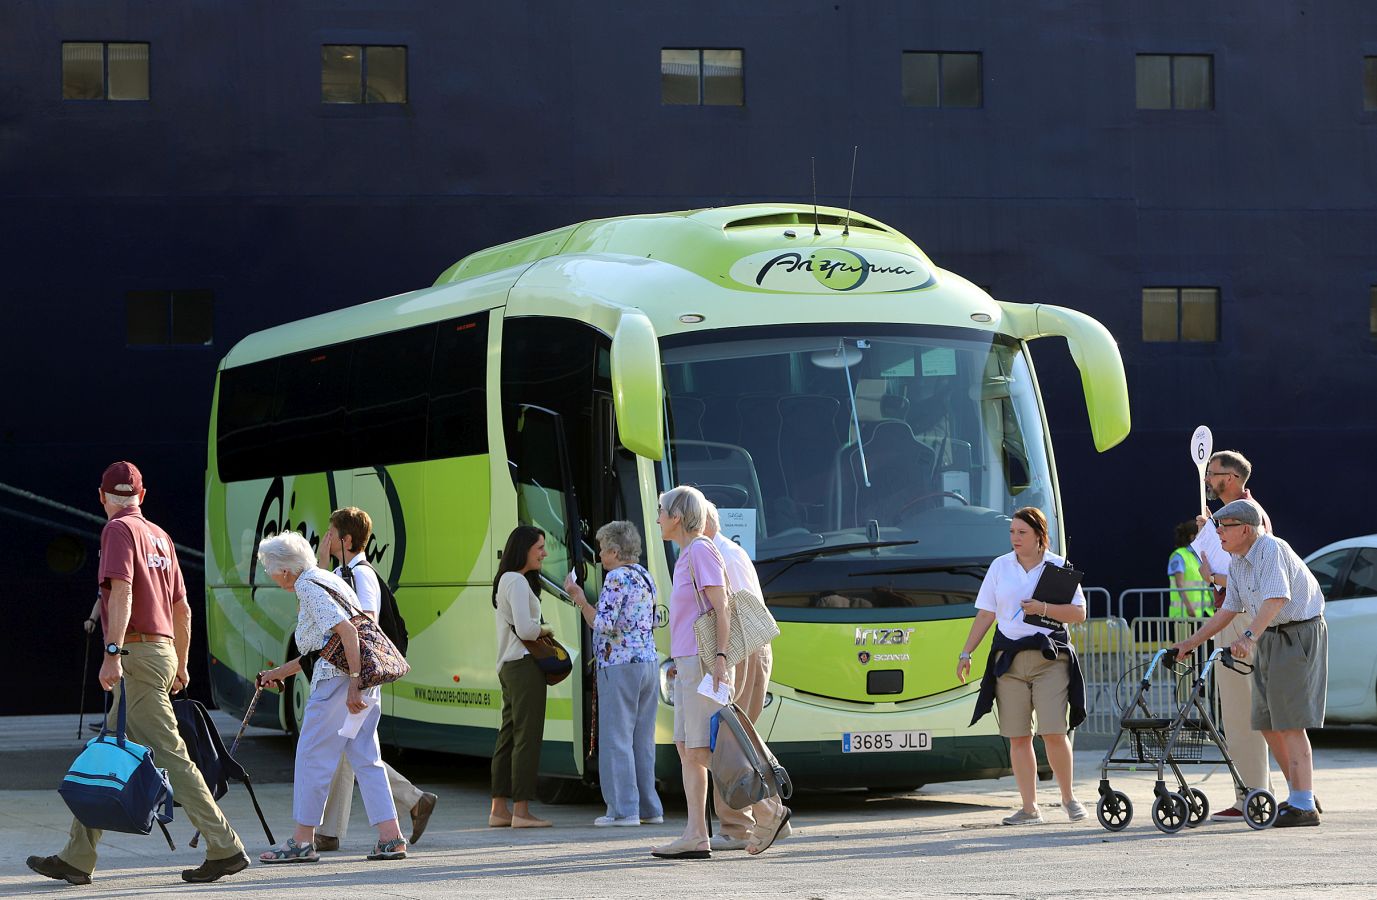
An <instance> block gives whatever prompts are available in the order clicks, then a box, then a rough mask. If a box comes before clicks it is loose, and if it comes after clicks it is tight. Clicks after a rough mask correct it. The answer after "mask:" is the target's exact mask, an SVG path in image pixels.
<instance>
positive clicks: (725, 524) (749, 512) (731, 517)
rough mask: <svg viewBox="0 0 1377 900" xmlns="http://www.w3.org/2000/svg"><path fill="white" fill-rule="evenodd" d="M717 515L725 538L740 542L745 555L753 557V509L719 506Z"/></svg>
mask: <svg viewBox="0 0 1377 900" xmlns="http://www.w3.org/2000/svg"><path fill="white" fill-rule="evenodd" d="M717 515H718V518H720V519H721V520H722V534H723V535H724V536H725V537H726V538H727V540H729V541H735V542H736V543H738V544H740V545H741V548H742V549H743V550H745V551H746V555H747V556H749V557H750V558H751V559H755V510H754V509H723V508H721V507H719V508H718V510H717Z"/></svg>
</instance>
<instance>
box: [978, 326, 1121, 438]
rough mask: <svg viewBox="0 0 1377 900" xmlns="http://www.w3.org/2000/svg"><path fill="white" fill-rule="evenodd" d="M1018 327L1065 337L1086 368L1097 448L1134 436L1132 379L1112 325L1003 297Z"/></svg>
mask: <svg viewBox="0 0 1377 900" xmlns="http://www.w3.org/2000/svg"><path fill="white" fill-rule="evenodd" d="M999 305H1000V306H1001V307H1002V308H1003V310H1004V314H1005V317H1006V318H1007V319H1008V320H1009V321H1010V322H1011V323H1012V325H1013V331H1014V332H1016V333H1017V336H1018V337H1021V338H1022V339H1023V340H1025V341H1031V340H1034V339H1035V338H1040V337H1064V338H1066V344H1067V347H1068V348H1069V349H1070V350H1071V358H1072V359H1073V360H1075V362H1076V368H1078V369H1080V371H1081V389H1082V390H1084V391H1085V410H1086V412H1087V413H1089V415H1090V433H1091V435H1093V436H1094V439H1095V449H1096V450H1099V451H1100V452H1104V451H1105V450H1108V449H1109V448H1110V447H1113V446H1114V445H1115V444H1118V443H1119V442H1120V441H1122V440H1123V439H1124V438H1126V437H1128V432H1129V427H1130V417H1129V410H1128V379H1127V378H1126V377H1125V376H1124V361H1123V359H1122V358H1121V357H1120V356H1119V345H1118V344H1117V343H1116V342H1115V340H1114V336H1113V335H1111V334H1110V333H1109V330H1108V329H1107V328H1105V327H1104V326H1103V325H1101V324H1100V323H1099V322H1097V321H1096V320H1094V319H1092V318H1091V317H1090V316H1087V315H1086V314H1085V313H1082V312H1077V311H1076V310H1074V309H1066V308H1065V307H1061V306H1049V305H1047V304H1045V303H1036V304H1025V303H1007V302H1002V301H1001V302H1000V304H999Z"/></svg>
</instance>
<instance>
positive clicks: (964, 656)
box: [957, 653, 971, 659]
mask: <svg viewBox="0 0 1377 900" xmlns="http://www.w3.org/2000/svg"><path fill="white" fill-rule="evenodd" d="M970 658H971V655H970V654H969V653H962V654H961V655H960V656H959V657H957V659H970Z"/></svg>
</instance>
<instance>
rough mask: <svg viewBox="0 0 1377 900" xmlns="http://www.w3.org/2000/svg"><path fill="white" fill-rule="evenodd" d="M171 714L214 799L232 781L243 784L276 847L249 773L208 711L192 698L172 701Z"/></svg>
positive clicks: (223, 792) (219, 795)
mask: <svg viewBox="0 0 1377 900" xmlns="http://www.w3.org/2000/svg"><path fill="white" fill-rule="evenodd" d="M172 712H173V714H174V715H175V716H176V717H177V731H178V732H180V733H181V735H182V742H183V743H184V744H186V752H187V756H189V757H191V761H192V762H193V763H195V764H196V768H197V769H199V770H200V771H201V777H202V778H203V779H205V782H206V787H207V788H208V789H209V790H210V795H211V797H213V798H214V799H216V800H219V799H220V798H221V797H223V796H225V794H227V793H228V792H229V783H230V781H237V782H239V783H240V784H242V785H243V786H244V789H245V790H247V791H248V792H249V799H250V800H252V801H253V811H254V812H256V813H258V821H260V822H262V823H263V833H264V834H265V835H267V837H268V843H269V844H276V843H277V841H276V840H274V838H273V833H272V829H270V828H269V827H268V820H267V819H265V818H264V817H263V810H262V809H261V808H260V807H259V806H258V798H257V797H255V796H254V794H253V784H252V783H250V781H249V773H248V772H246V771H244V767H243V766H241V765H239V763H238V762H237V761H236V760H235V759H234V757H232V756H230V755H229V751H228V750H226V749H225V744H224V742H223V741H221V740H220V732H219V731H217V730H216V729H215V723H214V722H212V721H211V720H210V713H208V712H206V708H205V707H204V706H202V705H201V703H200V702H199V701H197V700H192V699H191V698H190V697H180V698H175V699H173V701H172ZM192 846H195V844H194V843H193V844H192Z"/></svg>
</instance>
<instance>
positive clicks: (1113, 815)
mask: <svg viewBox="0 0 1377 900" xmlns="http://www.w3.org/2000/svg"><path fill="white" fill-rule="evenodd" d="M1095 816H1096V818H1098V819H1099V820H1100V824H1101V825H1103V826H1104V827H1105V828H1107V829H1109V830H1110V831H1123V830H1124V829H1125V828H1127V827H1128V823H1129V822H1132V821H1133V801H1131V800H1129V799H1128V794H1125V793H1124V792H1123V791H1114V792H1113V793H1111V794H1109V795H1108V796H1103V797H1101V798H1100V802H1099V803H1096V804H1095Z"/></svg>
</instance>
